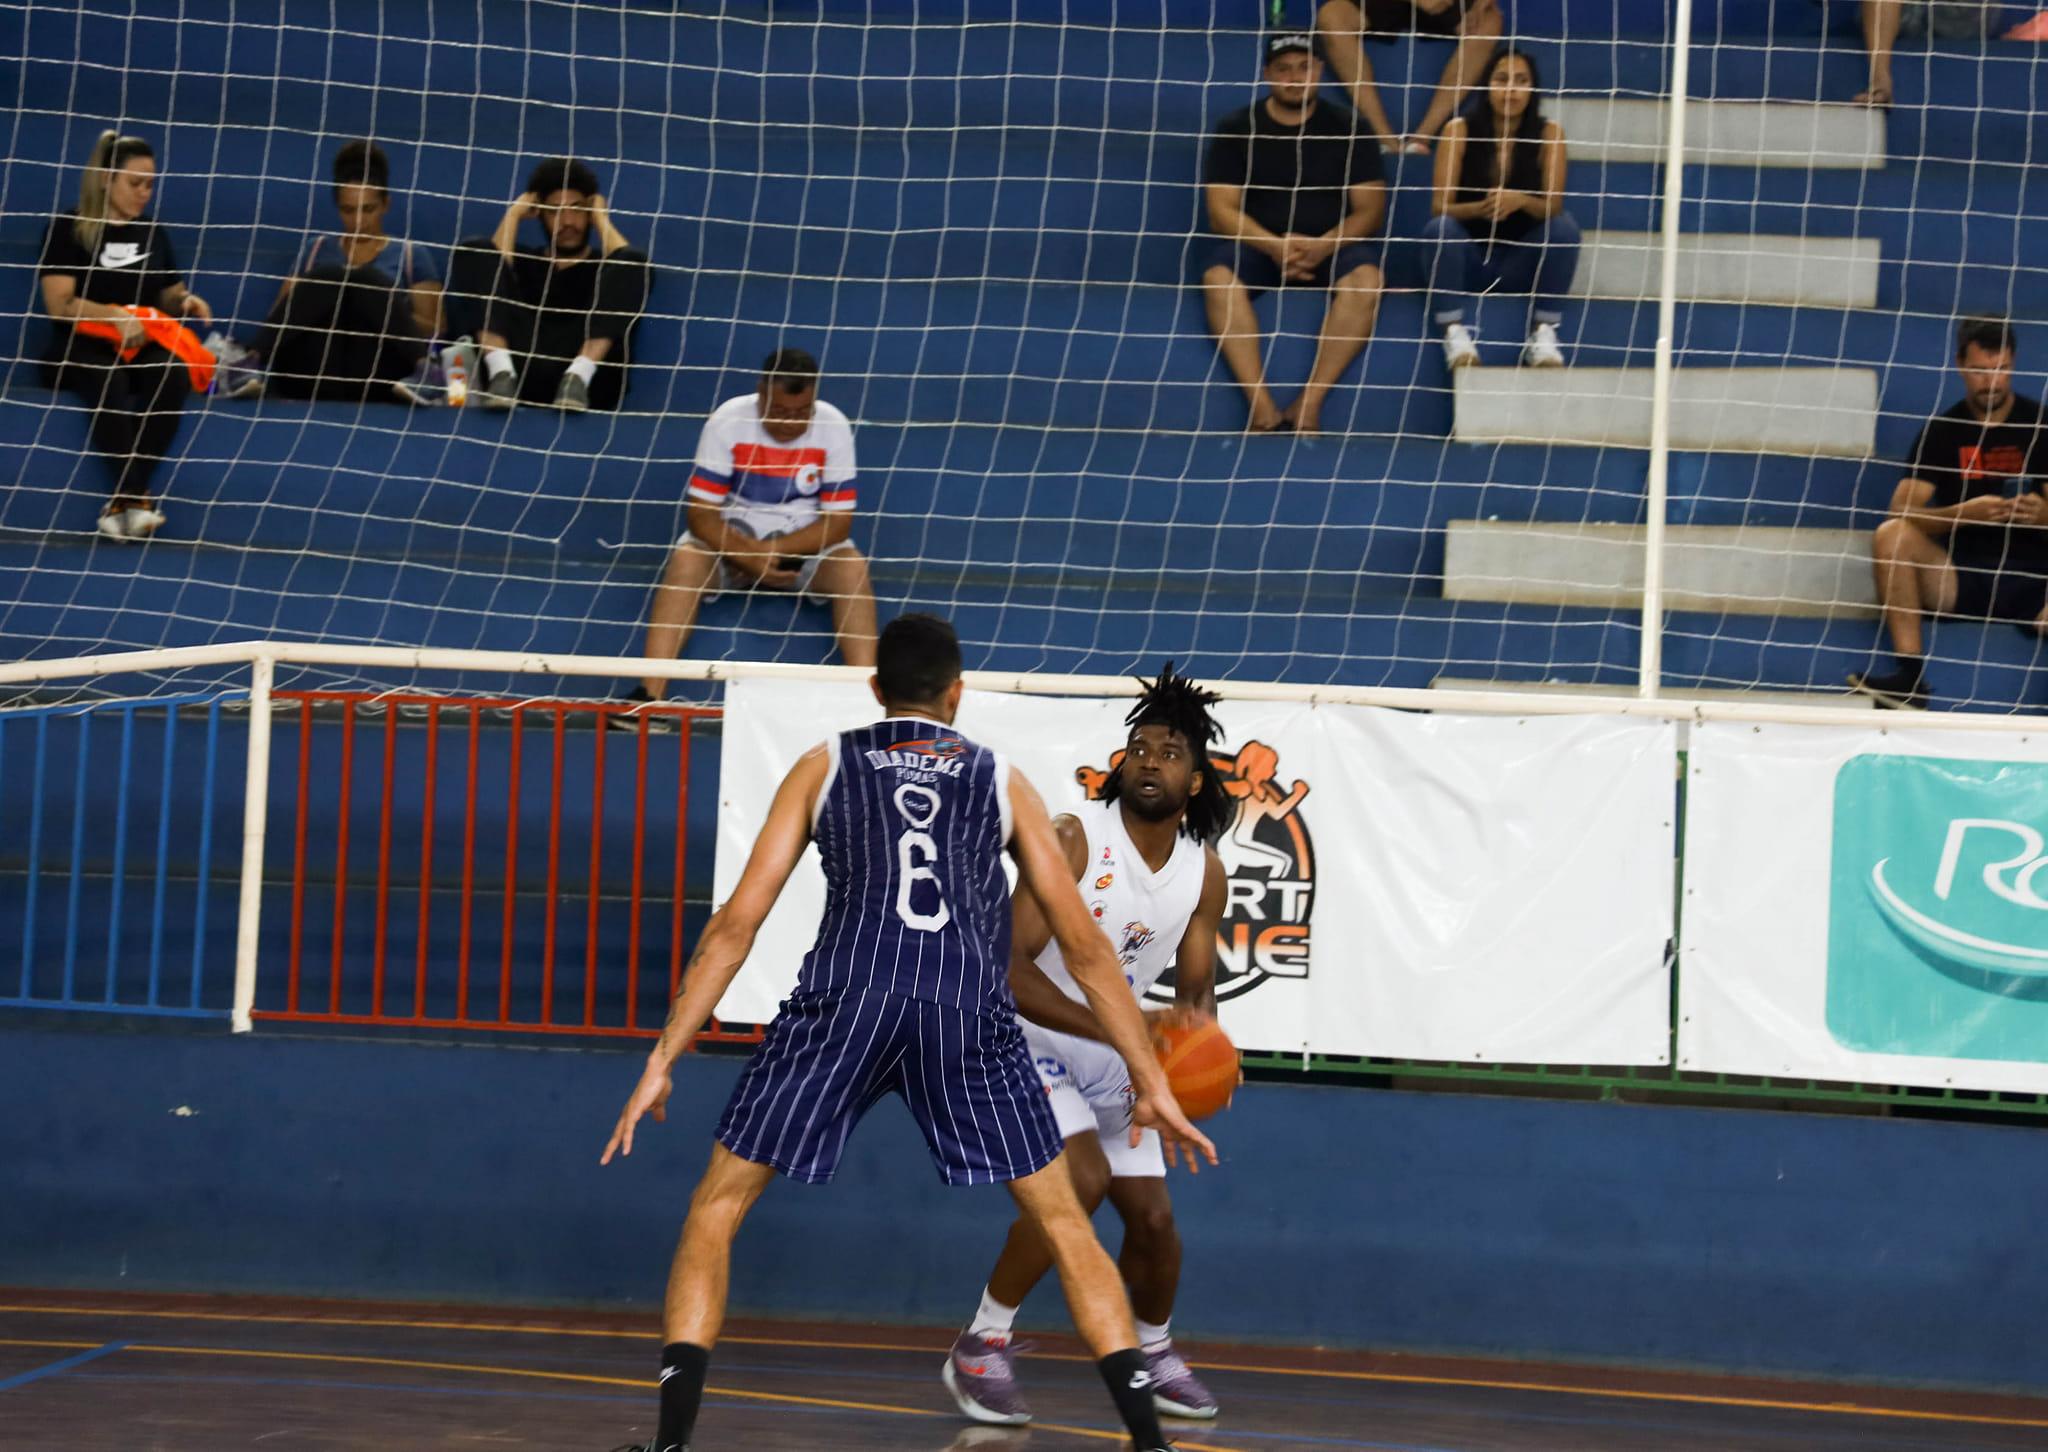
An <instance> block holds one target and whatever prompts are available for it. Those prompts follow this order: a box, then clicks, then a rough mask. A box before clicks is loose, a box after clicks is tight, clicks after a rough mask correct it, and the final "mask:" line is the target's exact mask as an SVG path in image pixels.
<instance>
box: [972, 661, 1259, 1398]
mask: <svg viewBox="0 0 2048 1452" xmlns="http://www.w3.org/2000/svg"><path fill="white" fill-rule="evenodd" d="M1217 699H1218V698H1217V697H1216V696H1215V695H1213V694H1212V693H1210V692H1208V691H1205V690H1203V689H1202V688H1201V687H1199V686H1197V685H1195V684H1194V683H1193V682H1192V681H1189V680H1188V679H1186V678H1185V677H1182V676H1176V675H1175V674H1174V673H1173V665H1172V663H1171V662H1168V664H1167V666H1166V669H1165V670H1164V671H1162V672H1161V673H1160V676H1159V679H1158V680H1156V681H1153V682H1150V683H1149V684H1147V685H1146V686H1145V690H1144V693H1143V694H1142V695H1140V696H1139V698H1138V704H1137V705H1136V706H1135V707H1133V708H1132V710H1131V713H1130V715H1129V716H1128V717H1126V718H1125V719H1126V720H1127V721H1128V722H1129V724H1130V728H1131V729H1130V736H1129V738H1128V739H1127V740H1126V741H1125V743H1124V750H1123V754H1122V760H1121V761H1117V762H1113V763H1112V769H1111V772H1110V775H1109V778H1108V780H1107V781H1106V782H1105V783H1104V786H1103V790H1102V796H1101V799H1100V800H1098V801H1094V802H1090V803H1089V804H1088V805H1087V806H1086V807H1085V808H1083V810H1082V811H1081V812H1080V813H1078V814H1076V815H1072V816H1062V817H1060V818H1059V819H1058V820H1057V821H1056V822H1054V824H1053V826H1054V830H1055V831H1056V833H1057V834H1058V836H1059V841H1060V846H1061V848H1062V849H1063V850H1064V851H1065V853H1066V862H1067V869H1068V871H1069V873H1070V874H1071V875H1072V876H1073V878H1074V879H1075V880H1076V881H1077V882H1078V883H1079V884H1080V887H1081V895H1082V897H1083V899H1084V900H1086V901H1087V903H1088V905H1089V912H1090V914H1091V915H1092V916H1093V917H1094V919H1095V921H1096V923H1097V924H1099V925H1100V926H1101V928H1102V930H1103V932H1105V933H1106V934H1108V935H1109V940H1110V943H1111V944H1112V946H1114V947H1115V949H1116V951H1117V956H1118V958H1119V959H1121V961H1122V963H1123V970H1124V977H1125V978H1126V979H1127V980H1128V981H1129V983H1130V985H1131V991H1132V993H1133V994H1135V995H1136V996H1137V998H1138V1001H1139V1002H1140V1003H1142V1002H1143V1001H1144V998H1145V993H1146V991H1147V990H1148V989H1150V988H1151V987H1152V985H1153V984H1154V983H1155V982H1157V981H1158V980H1159V978H1160V977H1161V976H1162V975H1163V974H1164V973H1165V972H1166V970H1167V968H1168V967H1172V969H1173V970H1174V1006H1173V1008H1171V1009H1169V1010H1165V1011H1163V1012H1159V1013H1155V1014H1153V1015H1150V1016H1151V1017H1152V1018H1153V1019H1154V1020H1155V1021H1157V1020H1159V1019H1175V1020H1181V1021H1191V1020H1194V1019H1205V1018H1213V1017H1214V1016H1215V1013H1216V935H1217V928H1218V926H1219V925H1220V923H1221V922H1222V919H1223V911H1224V906H1225V898H1226V894H1227V879H1226V877H1225V874H1224V870H1223V863H1222V861H1221V860H1220V859H1219V858H1218V857H1217V855H1216V852H1215V849H1214V848H1212V847H1210V846H1209V845H1208V844H1209V843H1210V842H1212V841H1213V840H1214V839H1215V837H1216V835H1217V834H1218V833H1219V832H1221V831H1222V830H1223V828H1224V827H1225V826H1226V825H1227V824H1228V823H1229V821H1230V819H1231V817H1232V816H1233V815H1234V814H1235V810H1236V809H1235V806H1234V804H1233V803H1232V802H1231V800H1230V798H1229V796H1228V795H1227V794H1226V793H1225V792H1224V789H1223V782H1222V780H1221V779H1220V778H1219V777H1218V776H1217V774H1216V773H1215V772H1214V771H1212V770H1210V769H1209V766H1208V761H1207V757H1208V750H1209V744H1210V743H1211V742H1212V741H1215V740H1217V739H1218V738H1219V737H1221V736H1222V734H1223V731H1222V727H1221V726H1219V725H1218V724H1217V722H1216V720H1215V718H1214V717H1213V716H1212V715H1211V714H1210V712H1209V707H1210V706H1212V705H1214V704H1215V702H1216V700H1217ZM1012 901H1013V904H1014V919H1015V921H1014V928H1013V933H1012V937H1011V948H1010V989H1011V992H1012V993H1014V994H1015V995H1016V999H1017V1011H1018V1014H1019V1015H1020V1017H1022V1018H1023V1020H1024V1039H1025V1043H1026V1045H1027V1046H1028V1047H1029V1048H1030V1050H1031V1056H1032V1058H1033V1059H1034V1060H1035V1061H1036V1062H1037V1065H1038V1077H1039V1079H1040V1081H1041V1082H1042V1083H1043V1084H1044V1085H1045V1092H1046V1098H1047V1101H1048V1103H1050V1105H1051V1106H1052V1111H1053V1117H1054V1118H1055V1119H1056V1120H1057V1121H1058V1122H1059V1131H1060V1134H1061V1135H1062V1136H1063V1137H1064V1138H1065V1140H1066V1146H1067V1162H1068V1165H1069V1166H1070V1168H1071V1170H1072V1173H1073V1177H1074V1188H1075V1190H1076V1192H1077V1193H1078V1194H1079V1196H1080V1199H1081V1205H1082V1208H1084V1209H1085V1210H1087V1211H1088V1213H1090V1214H1091V1215H1092V1214H1093V1213H1094V1212H1095V1209H1096V1207H1097V1206H1099V1205H1100V1204H1101V1203H1102V1201H1103V1198H1104V1197H1105V1196H1107V1197H1108V1199H1109V1201H1110V1203H1111V1204H1113V1205H1115V1206H1116V1210H1117V1214H1118V1216H1119V1217H1120V1218H1121V1219H1122V1220H1123V1223H1124V1243H1123V1248H1122V1251H1121V1253H1120V1254H1119V1255H1118V1257H1117V1268H1118V1270H1119V1271H1121V1273H1122V1275H1123V1278H1124V1284H1125V1286H1126V1287H1127V1288H1128V1290H1129V1291H1130V1295H1131V1308H1132V1310H1133V1311H1134V1312H1135V1313H1136V1314H1137V1318H1138V1343H1139V1349H1140V1350H1142V1351H1143V1352H1144V1354H1145V1362H1146V1369H1147V1370H1148V1371H1149V1372H1150V1373H1151V1376H1152V1388H1153V1405H1154V1406H1155V1407H1156V1408H1157V1409H1158V1410H1159V1411H1160V1412H1161V1413H1163V1414H1164V1415H1167V1416H1173V1417H1188V1418H1196V1419H1207V1418H1211V1417H1214V1416H1215V1415H1216V1411H1217V1407H1216V1399H1215V1398H1214V1397H1213V1396H1211V1395H1210V1394H1209V1391H1208V1388H1206V1387H1204V1386H1203V1385H1202V1383H1201V1382H1200V1380H1198V1379H1197V1378H1196V1376H1195V1374H1194V1373H1193V1372H1192V1371H1190V1370H1189V1369H1188V1365H1187V1363H1186V1362H1185V1361H1183V1360H1182V1359H1181V1357H1180V1354H1179V1353H1178V1352H1177V1351H1175V1350H1174V1347H1173V1338H1172V1334H1171V1331H1170V1329H1169V1323H1170V1320H1171V1318H1172V1315H1173V1301H1174V1295H1175V1292H1176V1291H1177V1290H1178V1289H1179V1286H1180V1235H1179V1232H1178V1231H1177V1230H1176V1229H1175V1227H1174V1222H1173V1201H1172V1199H1171V1197H1170V1196H1169V1195H1168V1194H1167V1192H1166V1165H1165V1161H1164V1159H1163V1157H1162V1156H1161V1153H1160V1146H1159V1136H1158V1135H1157V1134H1155V1133H1153V1132H1152V1131H1150V1130H1147V1131H1146V1132H1145V1134H1144V1136H1143V1137H1142V1138H1141V1139H1140V1140H1139V1141H1138V1142H1137V1143H1136V1144H1133V1143H1132V1142H1131V1134H1130V1130H1131V1105H1132V1102H1133V1090H1132V1085H1131V1078H1130V1073H1129V1070H1128V1069H1127V1068H1126V1066H1125V1065H1124V1062H1123V1060H1122V1059H1120V1058H1119V1057H1118V1056H1117V1052H1116V1050H1115V1049H1113V1048H1111V1047H1110V1045H1109V1044H1108V1043H1107V1042H1105V1039H1106V1037H1107V1035H1106V1034H1105V1033H1104V1031H1103V1029H1102V1027H1101V1025H1100V1024H1099V1023H1098V1022H1097V1021H1096V1018H1095V1016H1094V1014H1092V1013H1091V1012H1090V1011H1089V1009H1088V1005H1087V1001H1086V1000H1085V998H1084V997H1083V995H1082V991H1081V989H1080V987H1079V986H1078V985H1077V984H1076V983H1075V981H1074V979H1073V976H1072V975H1071V974H1070V973H1069V972H1068V971H1067V966H1066V961H1065V959H1064V958H1063V957H1062V956H1061V953H1060V949H1059V945H1058V944H1056V943H1053V942H1051V941H1049V940H1050V938H1051V930H1050V928H1049V927H1048V926H1047V920H1046V915H1045V912H1044V910H1043V909H1042V908H1041V907H1040V905H1039V902H1038V900H1037V898H1035V897H1034V896H1033V895H1032V892H1031V889H1030V888H1029V887H1028V886H1027V885H1025V884H1023V883H1019V885H1018V887H1017V891H1016V893H1015V895H1014V897H1013V899H1012ZM1052 1263H1053V1262H1052V1255H1051V1252H1050V1251H1049V1250H1048V1249H1047V1247H1046V1244H1045V1241H1044V1239H1043V1237H1042V1236H1040V1234H1039V1233H1038V1230H1037V1229H1036V1227H1034V1226H1033V1225H1032V1224H1031V1222H1030V1221H1029V1220H1028V1219H1026V1218H1024V1217H1022V1216H1020V1217H1019V1218H1018V1219H1017V1220H1016V1222H1015V1223H1014V1224H1012V1225H1011V1227H1010V1236H1009V1240H1008V1242H1007V1243H1006V1244H1005V1245H1004V1246H1003V1252H1002V1255H1001V1257H1000V1258H999V1259H998V1260H997V1261H996V1266H995V1270H994V1271H993V1272H992V1273H991V1274H990V1276H989V1280H988V1288H987V1289H986V1290H985V1291H983V1292H982V1297H981V1307H980V1309H979V1310H978V1311H977V1312H976V1313H975V1316H974V1319H973V1321H972V1322H970V1323H969V1325H968V1327H967V1329H966V1330H965V1331H963V1332H961V1334H960V1336H959V1338H958V1339H957V1340H956V1341H955V1342H954V1343H953V1350H952V1354H951V1355H950V1356H948V1357H947V1359H946V1364H945V1367H944V1369H943V1371H942V1373H941V1375H942V1376H943V1378H944V1380H945V1383H946V1388H947V1390H949V1391H950V1392H952V1394H953V1400H954V1401H955V1402H956V1403H958V1404H959V1407H960V1410H961V1412H963V1413H964V1414H965V1415H966V1416H968V1417H969V1418H971V1419H973V1420H974V1421H977V1422H989V1423H996V1424H1001V1425H1017V1424H1021V1423H1024V1422H1028V1421H1030V1420H1031V1409H1030V1407H1029V1406H1028V1405H1027V1404H1026V1402H1025V1400H1024V1397H1023V1395H1022V1393H1021V1392H1020V1391H1019V1390H1018V1387H1017V1378H1016V1371H1015V1368H1014V1366H1013V1365H1012V1358H1013V1357H1014V1355H1015V1354H1016V1346H1015V1342H1014V1339H1013V1337H1012V1335H1011V1328H1012V1326H1013V1324H1014V1323H1015V1320H1016V1316H1017V1308H1018V1306H1019V1305H1021V1304H1022V1303H1023V1300H1024V1297H1025V1296H1026V1295H1028V1294H1030V1291H1031V1288H1032V1287H1033V1286H1035V1285H1037V1284H1038V1282H1039V1281H1040V1280H1041V1279H1042V1278H1043V1277H1044V1275H1045V1273H1046V1272H1047V1271H1048V1270H1050V1269H1051V1268H1052Z"/></svg>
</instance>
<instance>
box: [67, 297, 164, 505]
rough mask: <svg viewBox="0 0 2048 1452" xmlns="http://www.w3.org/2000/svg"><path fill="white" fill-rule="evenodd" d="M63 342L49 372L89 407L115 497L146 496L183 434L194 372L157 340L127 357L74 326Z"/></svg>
mask: <svg viewBox="0 0 2048 1452" xmlns="http://www.w3.org/2000/svg"><path fill="white" fill-rule="evenodd" d="M58 347H59V349H60V350H61V351H59V353H58V354H57V355H56V356H55V357H54V358H52V359H51V360H50V361H49V362H48V363H47V364H46V365H45V368H44V373H45V376H46V377H47V378H48V380H49V383H50V386H51V387H53V388H62V389H65V390H66V391H68V392H71V393H74V394H76V395H78V397H79V399H80V400H82V401H83V402H84V404H85V406H86V407H87V408H90V409H91V410H92V446H93V448H94V449H96V450H97V451H98V452H99V454H100V457H102V458H103V459H105V460H106V461H107V467H108V469H109V470H111V471H112V473H113V476H114V495H115V497H116V498H123V497H131V498H148V497H149V482H150V480H151V479H152V478H153V477H154V476H155V474H156V469H157V465H159V464H161V463H162V462H163V461H164V456H165V455H166V454H168V453H170V451H171V444H172V442H173V441H174V440H175V439H176V438H177V437H178V423H179V420H180V419H182V418H183V416H184V411H185V398H186V395H188V394H190V393H191V391H192V378H191V375H190V374H189V373H187V372H186V371H185V365H184V364H183V363H182V362H180V361H179V360H178V359H177V358H176V357H175V356H173V355H172V354H171V353H169V352H168V351H166V350H165V349H163V348H161V347H158V346H157V345H156V344H155V343H145V344H144V345H143V348H142V351H141V352H140V353H137V354H136V355H135V357H134V358H132V359H130V360H129V361H127V362H123V361H122V360H121V357H120V354H119V353H117V352H116V351H115V349H114V345H113V344H112V343H110V342H107V341H105V340H103V339H100V338H88V337H84V336H81V335H80V334H77V333H72V334H71V335H70V336H68V337H66V338H62V339H60V340H59V342H58Z"/></svg>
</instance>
